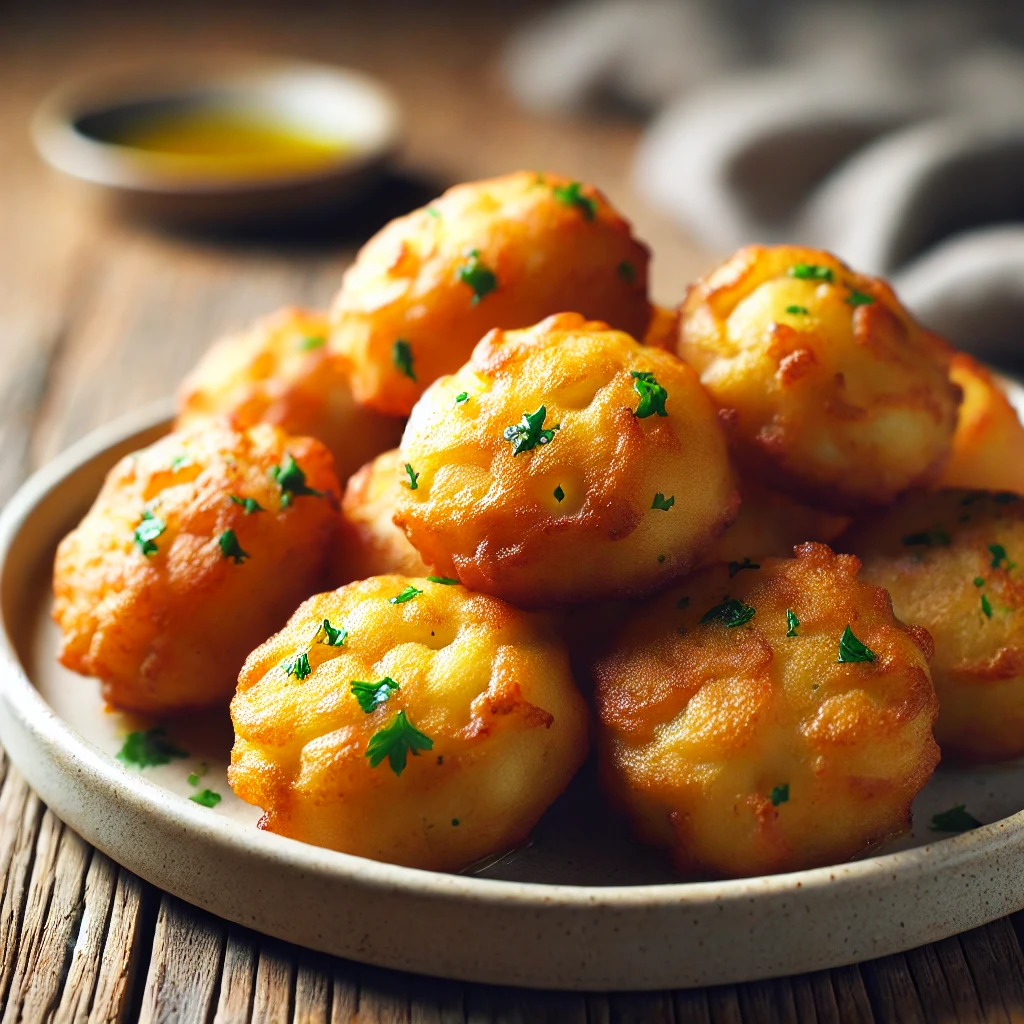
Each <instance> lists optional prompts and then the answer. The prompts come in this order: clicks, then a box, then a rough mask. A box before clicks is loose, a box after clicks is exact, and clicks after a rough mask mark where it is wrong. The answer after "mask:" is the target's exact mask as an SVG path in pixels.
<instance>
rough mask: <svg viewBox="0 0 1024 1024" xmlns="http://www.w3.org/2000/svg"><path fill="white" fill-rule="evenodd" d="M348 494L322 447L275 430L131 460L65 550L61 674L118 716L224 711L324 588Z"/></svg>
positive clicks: (167, 442) (159, 445)
mask: <svg viewBox="0 0 1024 1024" xmlns="http://www.w3.org/2000/svg"><path fill="white" fill-rule="evenodd" d="M271 474H274V476H276V479H275V478H274V477H273V476H272V475H271ZM340 489H341V488H340V485H339V483H338V478H337V476H336V475H335V472H334V464H333V460H332V459H331V454H330V452H328V451H327V449H326V448H325V447H324V446H323V445H322V444H320V442H319V441H315V440H313V439H312V438H309V437H290V436H289V435H287V434H285V433H284V431H282V430H279V429H278V428H277V427H271V426H268V425H262V426H258V427H253V428H251V429H249V430H246V431H241V432H239V431H234V430H231V429H230V428H228V427H226V426H223V425H219V424H215V425H207V426H204V427H203V428H202V429H199V430H195V431H180V432H175V433H172V434H169V435H168V436H167V437H164V438H162V439H161V440H159V441H157V442H156V444H154V445H151V446H150V447H149V448H144V449H143V450H142V451H139V452H136V453H134V454H133V455H129V456H127V457H125V458H123V459H122V460H121V461H120V462H119V463H118V464H117V465H116V466H115V467H114V468H113V469H112V470H111V471H110V473H109V474H108V475H107V479H106V482H105V483H104V485H103V488H102V490H101V491H100V493H99V496H98V497H97V498H96V501H95V503H94V504H93V506H92V508H91V509H90V510H89V512H88V513H87V514H86V516H85V518H84V519H83V520H82V522H81V523H80V524H79V525H78V526H77V527H76V528H75V529H74V530H73V531H72V532H71V533H70V534H68V536H67V537H65V538H64V540H63V541H62V542H61V544H60V547H59V548H58V550H57V560H56V564H55V565H54V578H53V589H54V595H55V597H56V602H55V604H54V610H53V617H54V619H55V620H56V622H57V624H58V625H59V626H60V628H61V630H62V631H63V634H64V640H63V646H62V647H61V651H60V660H61V662H62V663H63V664H64V665H66V666H67V667H68V668H70V669H74V670H75V671H76V672H81V673H83V674H84V675H91V676H96V677H98V678H99V679H100V681H101V682H102V685H103V696H104V699H105V700H106V701H107V702H108V703H109V704H111V705H113V706H114V707H117V708H123V709H127V710H131V711H139V712H145V713H151V714H156V715H159V714H169V713H174V712H178V711H184V710H187V709H191V708H200V707H214V706H217V705H222V706H226V705H227V703H228V701H229V700H230V699H231V694H232V693H233V692H234V689H235V680H236V678H237V676H238V670H239V669H240V668H241V666H242V663H243V662H244V661H245V657H246V655H247V654H248V653H249V652H250V651H251V650H252V649H253V647H255V646H256V644H258V643H260V642H262V641H263V640H264V639H265V638H266V637H267V636H269V635H270V634H271V633H272V632H273V631H274V630H275V629H279V628H280V627H281V625H282V623H284V622H285V620H286V619H287V618H288V616H289V615H290V614H291V612H292V611H294V609H295V607H296V605H297V604H298V603H299V602H300V601H302V600H303V599H304V598H306V597H308V596H309V595H310V594H311V593H313V592H314V591H316V590H317V589H318V588H320V587H321V586H323V585H324V582H325V579H326V576H327V573H328V571H329V569H330V566H331V564H332V562H333V558H334V544H335V541H336V537H337V533H338V527H339V515H338V493H339V491H340ZM313 492H316V493H313Z"/></svg>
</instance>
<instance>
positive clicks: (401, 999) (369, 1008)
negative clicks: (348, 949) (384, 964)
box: [342, 964, 411, 1024]
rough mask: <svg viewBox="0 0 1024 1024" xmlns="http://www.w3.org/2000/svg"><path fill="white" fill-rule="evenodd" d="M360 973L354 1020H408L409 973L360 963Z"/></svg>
mask: <svg viewBox="0 0 1024 1024" xmlns="http://www.w3.org/2000/svg"><path fill="white" fill-rule="evenodd" d="M357 977H358V979H359V981H358V985H359V996H358V1001H357V1004H356V1005H357V1011H358V1012H357V1014H356V1015H355V1016H354V1017H352V1018H351V1019H352V1020H354V1021H358V1022H359V1024H408V1022H409V1021H410V1019H411V1014H410V1012H409V980H408V977H407V976H406V975H404V974H399V973H398V972H397V971H385V970H382V969H380V968H377V967H367V966H363V965H361V964H360V965H358V966H357ZM342 1019H344V1018H342Z"/></svg>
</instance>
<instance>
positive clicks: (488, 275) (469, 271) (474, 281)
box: [458, 249, 498, 306]
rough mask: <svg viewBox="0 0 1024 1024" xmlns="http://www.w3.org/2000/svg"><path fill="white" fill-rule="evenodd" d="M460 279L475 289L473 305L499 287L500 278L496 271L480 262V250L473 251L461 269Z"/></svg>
mask: <svg viewBox="0 0 1024 1024" xmlns="http://www.w3.org/2000/svg"><path fill="white" fill-rule="evenodd" d="M458 279H459V281H461V282H462V283H463V284H468V285H469V287H470V288H472V289H473V298H472V299H471V300H470V302H471V304H472V305H474V306H475V305H476V304H477V303H478V302H479V301H480V300H481V299H483V298H485V297H486V296H488V295H490V294H491V292H493V291H494V289H495V288H497V287H498V278H497V277H496V276H495V274H494V271H493V270H491V269H490V267H488V266H486V264H484V263H481V262H480V250H479V249H471V250H470V253H469V256H468V257H467V258H466V264H465V266H463V267H460V268H459V273H458Z"/></svg>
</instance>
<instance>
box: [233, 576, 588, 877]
mask: <svg viewBox="0 0 1024 1024" xmlns="http://www.w3.org/2000/svg"><path fill="white" fill-rule="evenodd" d="M231 714H232V718H233V720H234V724H235V747H234V750H233V751H232V755H231V762H232V763H231V769H230V773H229V779H230V782H231V786H232V788H233V789H234V790H235V792H236V793H237V794H238V795H239V796H240V797H242V799H243V800H247V801H248V802H249V803H252V804H256V805H257V806H259V807H262V808H263V809H264V810H265V812H266V813H265V815H264V817H263V820H262V823H261V825H262V827H263V828H266V829H268V830H270V831H271V832H277V833H279V834H281V835H286V836H291V837H292V838H294V839H300V840H302V841H304V842H308V843H314V844H316V845H318V846H326V847H330V848H331V849H335V850H342V851H344V852H345V853H354V854H358V855H360V856H363V857H371V858H373V859H375V860H385V861H391V862H393V863H396V864H407V865H410V866H413V867H420V868H430V869H433V870H437V871H456V870H458V869H460V868H463V867H465V866H466V865H468V864H471V863H473V862H474V861H476V860H479V859H480V858H482V857H485V856H487V855H489V854H493V853H501V852H504V851H506V850H508V849H511V848H512V847H514V846H516V845H518V844H519V843H521V842H523V841H524V840H525V839H526V837H527V836H528V835H529V833H530V830H531V829H532V828H533V826H534V825H535V824H536V822H537V820H538V819H539V818H540V816H541V814H543V813H544V811H545V810H546V809H547V807H548V806H549V805H550V804H551V802H552V801H553V800H554V799H555V797H557V796H558V795H559V794H560V793H561V792H562V790H563V789H564V788H565V787H566V785H568V783H569V780H570V779H571V778H572V776H573V774H574V773H575V772H576V770H577V768H579V766H580V765H581V764H582V763H583V761H584V759H585V758H586V754H587V729H588V725H587V712H586V706H585V704H584V702H583V698H582V697H580V695H579V693H578V692H577V690H576V688H575V687H574V685H573V682H572V678H571V676H570V674H569V665H568V657H567V655H566V652H565V647H564V645H563V644H562V643H561V642H560V641H559V640H558V639H556V637H555V635H554V634H553V633H552V632H551V629H550V627H549V625H548V623H547V621H546V620H545V619H543V618H541V617H540V616H537V615H531V614H529V613H526V612H521V611H519V610H518V609H516V608H513V607H512V606H511V605H509V604H506V603H505V602H504V601H499V600H497V599H496V598H493V597H487V596H485V595H483V594H471V593H469V591H467V590H466V589H465V588H463V587H461V586H459V585H458V584H446V583H438V582H432V581H431V580H430V579H428V578H419V579H410V578H409V577H406V576H377V577H374V578H373V579H369V580H362V581H360V582H358V583H351V584H349V585H348V586H346V587H342V588H341V589H340V590H337V591H335V592H333V593H328V594H319V595H317V596H316V597H314V598H311V599H310V600H309V601H307V602H306V603H305V604H304V605H302V607H301V608H299V610H298V611H297V612H296V613H295V614H294V615H293V616H292V618H291V620H290V621H289V623H288V625H287V626H286V627H285V628H284V629H283V630H282V631H281V632H280V633H278V634H277V635H276V636H274V637H272V638H271V639H270V640H268V641H267V642H266V643H265V644H263V646H262V647H260V648H259V649H258V650H256V651H254V652H253V654H252V655H251V656H250V657H249V660H248V661H247V662H246V664H245V668H244V669H243V671H242V674H241V676H240V677H239V683H238V694H237V696H236V697H235V699H234V701H233V703H232V705H231Z"/></svg>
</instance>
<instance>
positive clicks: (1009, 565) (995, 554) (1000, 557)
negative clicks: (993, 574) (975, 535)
mask: <svg viewBox="0 0 1024 1024" xmlns="http://www.w3.org/2000/svg"><path fill="white" fill-rule="evenodd" d="M988 550H989V551H990V552H991V554H992V568H993V569H999V568H1005V569H1006V571H1007V572H1009V571H1010V570H1011V569H1016V568H1017V563H1016V562H1011V561H1010V560H1009V559H1008V558H1007V557H1006V548H1004V547H1003V545H1002V544H989V546H988ZM1003 562H1005V563H1006V565H1005V566H1003V564H1002V563H1003Z"/></svg>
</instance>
